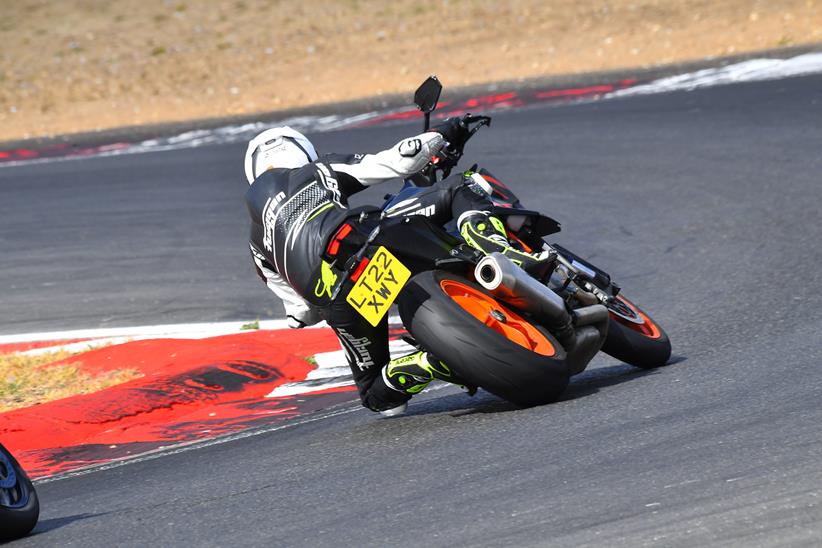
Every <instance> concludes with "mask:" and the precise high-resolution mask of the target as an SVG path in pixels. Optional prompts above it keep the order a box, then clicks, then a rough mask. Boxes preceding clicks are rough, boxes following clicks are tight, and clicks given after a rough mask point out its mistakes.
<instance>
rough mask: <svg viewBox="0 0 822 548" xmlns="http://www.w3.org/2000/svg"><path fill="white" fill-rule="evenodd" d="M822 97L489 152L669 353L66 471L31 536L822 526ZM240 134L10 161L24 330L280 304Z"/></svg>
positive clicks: (314, 541)
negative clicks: (507, 389)
mask: <svg viewBox="0 0 822 548" xmlns="http://www.w3.org/2000/svg"><path fill="white" fill-rule="evenodd" d="M446 91H447V90H446ZM820 109H822V77H819V76H815V77H805V78H795V79H788V80H782V81H776V82H765V83H756V84H745V85H736V86H729V87H721V88H714V89H707V90H701V91H695V92H681V93H673V94H666V95H658V96H651V97H635V98H630V99H624V100H617V101H608V102H600V103H591V104H582V105H571V106H565V107H560V108H533V109H529V110H524V111H518V112H507V113H502V114H499V115H497V116H496V118H495V120H494V125H493V128H492V130H490V131H487V132H486V133H484V134H480V135H479V136H478V137H477V138H476V139H475V141H474V142H472V143H471V145H470V146H469V153H468V158H476V159H478V160H479V159H481V160H482V163H483V165H485V166H487V167H488V168H490V169H491V171H492V172H494V173H495V175H497V176H498V177H500V178H502V179H503V180H506V181H508V182H509V183H510V184H511V185H512V186H513V188H514V189H515V190H516V191H517V192H518V193H519V194H520V196H521V198H522V199H523V201H524V202H525V203H526V204H527V205H529V206H531V207H534V208H539V209H542V210H544V211H546V212H549V213H551V214H553V215H554V216H556V217H557V218H558V219H559V220H560V221H561V222H563V225H564V228H565V232H563V233H562V234H560V235H558V237H557V241H559V242H560V243H562V244H564V245H567V246H568V247H570V248H571V249H573V250H575V251H578V252H579V253H581V254H584V255H587V256H588V257H590V258H592V260H593V261H594V262H595V264H597V265H599V266H601V267H603V268H604V269H606V270H608V271H610V272H611V274H612V275H613V276H614V278H615V279H616V280H618V281H619V282H621V285H622V286H623V288H624V291H625V293H626V295H628V296H630V297H632V298H634V299H635V300H636V301H638V302H639V303H640V304H641V305H643V306H644V307H645V308H646V309H647V310H648V311H649V312H651V314H652V315H653V316H654V317H655V318H656V319H657V320H658V321H659V322H660V323H661V324H662V325H663V326H664V327H665V328H666V330H667V331H668V333H669V335H670V336H671V339H672V340H673V343H674V358H673V360H672V362H673V363H671V364H670V365H668V366H667V367H665V368H662V369H659V370H656V371H651V372H642V371H637V370H634V369H632V368H631V367H629V366H627V365H624V364H620V363H618V362H616V361H614V360H612V359H610V358H607V357H600V358H597V359H596V360H595V361H594V363H593V364H592V366H591V368H590V369H589V370H588V371H587V372H585V373H583V374H582V375H580V376H578V377H576V378H575V379H574V380H573V381H572V383H571V386H570V387H569V389H568V391H567V393H566V395H565V397H564V398H563V399H562V401H560V402H558V403H555V404H552V405H547V406H542V407H537V408H532V409H524V410H522V409H516V408H514V407H513V406H510V405H508V404H506V403H504V402H501V401H499V400H497V399H495V398H494V397H492V396H490V395H488V394H483V393H480V394H479V395H477V396H476V397H474V398H469V397H468V396H467V395H464V394H462V393H459V392H456V391H455V390H454V389H452V388H450V387H449V388H446V389H443V390H435V391H430V392H428V393H425V394H423V395H421V396H419V397H417V398H415V400H414V402H413V405H412V406H411V408H410V413H409V414H408V415H407V416H404V417H402V418H398V419H393V420H381V419H378V418H377V417H375V416H374V415H372V414H370V413H369V412H367V411H365V410H358V409H357V406H356V405H355V404H346V405H343V406H342V407H340V408H338V409H337V410H336V411H338V413H337V414H331V415H330V416H320V417H314V418H316V419H317V420H313V421H311V422H306V423H302V424H295V425H294V426H293V427H290V428H286V429H282V430H278V431H273V432H268V433H263V434H260V435H256V436H249V437H245V438H243V439H239V440H236V441H230V442H226V443H222V444H218V445H212V446H209V447H205V448H201V449H198V450H192V451H187V452H182V453H179V454H173V455H169V456H164V457H161V458H157V459H153V460H148V461H144V462H138V463H133V464H130V465H127V466H122V467H119V468H114V469H110V470H104V471H98V472H94V473H91V474H88V475H84V476H79V477H73V478H68V479H64V480H60V481H56V482H51V483H45V484H41V485H40V486H39V491H40V495H41V499H42V506H43V514H42V516H41V523H40V525H38V528H37V530H36V532H37V534H35V535H33V536H31V537H29V538H27V539H24V540H22V541H18V542H17V543H16V544H14V545H15V546H18V545H19V546H46V545H60V546H111V545H120V546H146V545H152V544H154V545H197V546H223V545H228V544H235V545H241V546H244V545H267V546H312V547H316V546H401V545H412V546H454V545H458V546H461V545H470V546H500V545H506V546H533V545H539V546H544V545H561V546H576V545H607V546H632V547H633V546H644V545H649V546H650V545H659V546H703V545H728V546H741V545H744V546H772V545H792V546H800V545H809V546H810V545H818V544H819V543H820V541H822V506H820V503H822V496H821V494H822V428H820V424H822V368H821V367H820V358H822V356H821V355H820V347H821V346H822V343H820V332H822V313H820V305H821V304H822V302H820V296H819V287H820V286H821V285H822V284H821V283H820V282H822V279H821V278H822V277H821V276H820V274H819V269H820V266H822V246H820V244H819V242H820V240H822V230H820V216H819V209H820V205H822V200H820V198H822V155H820V151H822V124H820ZM414 130H416V126H412V125H410V124H409V125H400V126H392V127H383V128H374V129H368V130H351V131H341V132H337V133H327V134H322V135H317V136H313V137H314V138H315V140H316V142H317V144H318V145H319V147H320V148H321V149H324V150H345V151H357V150H363V151H369V150H375V149H378V148H380V147H382V146H384V145H387V144H389V143H391V142H393V141H395V140H397V139H399V138H400V137H402V136H404V135H407V134H409V133H411V132H412V131H414ZM242 148H243V147H242V146H225V147H212V148H202V149H195V150H184V151H175V152H164V153H155V154H145V155H137V156H126V157H119V158H101V159H89V160H84V161H69V162H58V163H51V164H43V165H36V166H31V167H15V168H8V169H0V213H1V214H0V229H1V230H0V238H2V240H0V246H2V247H0V250H1V251H2V254H0V256H2V262H3V263H2V264H3V268H2V270H0V291H1V292H2V309H3V310H2V312H3V314H2V318H0V322H2V323H0V332H6V333H12V332H21V331H30V330H45V329H52V328H69V327H93V326H98V325H130V324H140V323H170V322H174V321H204V320H220V319H234V318H240V317H242V318H247V317H256V316H258V315H259V316H261V317H266V316H268V315H269V314H274V315H276V314H278V310H277V308H276V306H275V305H274V304H273V303H272V301H271V299H269V298H268V297H267V295H266V290H265V289H264V288H263V287H262V284H259V282H257V280H256V279H255V278H254V274H253V272H252V270H251V267H250V265H249V260H248V257H247V252H246V248H245V241H244V237H245V231H246V228H245V226H246V221H245V218H244V215H245V213H244V210H243V205H242V203H241V196H242V192H243V190H244V182H243V181H242V174H241V168H240V161H241V155H242ZM380 193H381V192H380Z"/></svg>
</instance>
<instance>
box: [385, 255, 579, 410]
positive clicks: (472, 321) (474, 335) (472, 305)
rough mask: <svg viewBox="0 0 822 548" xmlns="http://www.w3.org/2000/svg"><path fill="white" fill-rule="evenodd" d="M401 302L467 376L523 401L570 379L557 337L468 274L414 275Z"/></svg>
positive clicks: (416, 327)
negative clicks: (464, 276)
mask: <svg viewBox="0 0 822 548" xmlns="http://www.w3.org/2000/svg"><path fill="white" fill-rule="evenodd" d="M399 309H400V316H401V317H402V320H403V324H404V325H405V327H406V329H408V331H409V332H410V333H411V335H412V336H413V337H414V338H415V339H416V340H417V341H418V342H419V343H420V344H421V345H422V346H423V347H424V348H425V349H426V350H428V351H430V352H432V353H433V354H434V355H435V356H436V357H437V358H438V359H440V360H442V361H443V362H445V363H446V364H447V365H448V366H449V367H450V368H451V369H453V371H454V373H455V374H456V375H457V376H458V377H460V378H461V379H462V380H464V381H465V382H468V383H471V384H474V385H476V386H480V387H482V388H484V389H485V390H488V391H489V392H491V393H492V394H495V395H497V396H499V397H501V398H503V399H506V400H508V401H510V402H513V403H515V404H517V405H522V406H530V405H539V404H542V403H548V402H550V401H553V400H555V399H556V398H557V397H558V396H559V395H560V394H561V393H562V391H563V390H564V389H565V387H566V386H567V385H568V379H569V371H568V366H567V364H566V362H565V357H566V355H565V351H564V349H563V348H562V346H561V345H560V344H559V343H558V342H557V341H556V339H555V338H554V337H552V336H551V334H550V333H548V331H546V330H545V329H544V328H542V327H541V326H538V325H535V324H532V323H531V322H530V320H528V319H527V318H524V317H523V316H521V315H519V314H518V313H516V312H514V311H513V310H511V309H510V308H509V307H508V306H506V305H504V304H502V303H500V302H499V301H497V300H496V298H495V297H494V296H493V295H491V294H490V293H488V292H487V291H486V290H485V289H483V288H482V287H480V286H479V285H477V284H475V283H473V282H470V281H468V280H466V279H465V278H463V277H461V276H456V275H453V274H450V273H447V272H442V271H428V272H423V273H421V274H418V275H417V276H414V278H413V279H412V280H411V281H410V282H409V283H408V285H407V286H406V287H405V289H403V293H402V295H401V296H400V301H399Z"/></svg>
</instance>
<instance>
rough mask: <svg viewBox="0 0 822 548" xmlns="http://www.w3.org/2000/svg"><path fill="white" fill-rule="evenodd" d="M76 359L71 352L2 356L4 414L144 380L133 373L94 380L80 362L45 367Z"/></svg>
mask: <svg viewBox="0 0 822 548" xmlns="http://www.w3.org/2000/svg"><path fill="white" fill-rule="evenodd" d="M72 355H73V354H70V353H68V352H54V353H49V354H40V355H37V356H24V355H21V354H5V355H0V413H1V412H3V411H9V410H11V409H17V408H20V407H28V406H30V405H34V404H37V403H45V402H47V401H52V400H57V399H61V398H67V397H69V396H75V395H78V394H90V393H92V392H97V391H98V390H102V389H104V388H108V387H109V386H114V385H115V384H120V383H123V382H126V381H130V380H133V379H136V378H137V377H139V376H140V373H139V372H138V371H136V370H133V369H122V370H116V371H110V372H107V373H103V374H101V375H97V376H91V375H88V374H87V373H83V372H82V371H80V368H79V365H80V364H79V363H78V362H71V363H61V364H58V365H54V366H51V367H41V366H43V365H46V364H49V363H53V362H57V361H60V360H64V359H66V358H70V357H71V356H72Z"/></svg>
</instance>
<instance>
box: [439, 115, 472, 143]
mask: <svg viewBox="0 0 822 548" xmlns="http://www.w3.org/2000/svg"><path fill="white" fill-rule="evenodd" d="M466 116H470V115H466ZM431 131H436V132H437V133H439V134H440V135H442V136H443V137H444V138H445V140H446V141H448V143H449V147H448V148H451V149H455V150H462V147H463V146H465V143H466V141H468V139H469V138H470V137H471V132H470V131H469V130H468V124H466V123H465V121H464V119H463V118H460V117H457V116H455V117H453V118H446V119H445V120H443V121H442V122H440V123H439V124H437V125H436V126H434V127H432V128H431Z"/></svg>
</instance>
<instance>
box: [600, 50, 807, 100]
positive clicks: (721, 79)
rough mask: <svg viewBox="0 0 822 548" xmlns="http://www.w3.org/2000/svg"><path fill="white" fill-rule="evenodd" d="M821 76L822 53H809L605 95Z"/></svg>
mask: <svg viewBox="0 0 822 548" xmlns="http://www.w3.org/2000/svg"><path fill="white" fill-rule="evenodd" d="M819 73H822V52H820V53H806V54H804V55H799V56H797V57H792V58H790V59H751V60H750V61H742V62H740V63H734V64H732V65H728V66H725V67H717V68H709V69H704V70H698V71H696V72H688V73H685V74H680V75H677V76H670V77H668V78H660V79H659V80H654V81H653V82H650V83H648V84H642V85H639V86H634V87H632V88H628V89H622V90H619V91H615V92H613V93H609V94H607V95H605V98H606V99H609V98H612V97H629V96H634V95H649V94H655V93H666V92H670V91H680V90H693V89H698V88H705V87H713V86H722V85H727V84H737V83H741V82H758V81H763V80H779V79H782V78H790V77H793V76H805V75H809V74H819Z"/></svg>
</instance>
